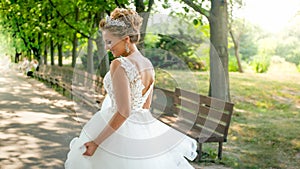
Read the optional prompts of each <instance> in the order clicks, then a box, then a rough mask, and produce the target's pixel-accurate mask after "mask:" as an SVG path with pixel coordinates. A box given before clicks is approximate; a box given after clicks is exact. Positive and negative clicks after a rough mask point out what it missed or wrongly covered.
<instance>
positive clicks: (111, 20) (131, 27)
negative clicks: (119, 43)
mask: <svg viewBox="0 0 300 169" xmlns="http://www.w3.org/2000/svg"><path fill="white" fill-rule="evenodd" d="M142 21H143V18H142V17H140V16H139V15H138V13H137V12H136V11H134V10H131V9H124V8H116V9H114V10H113V11H112V13H111V14H110V16H109V17H107V18H106V19H102V20H101V21H100V24H99V27H100V29H101V30H102V31H109V32H110V33H112V34H113V35H114V36H117V37H120V38H122V37H125V36H129V37H130V42H131V43H137V42H138V41H139V39H140V28H141V26H142Z"/></svg>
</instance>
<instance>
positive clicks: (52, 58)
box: [50, 39, 54, 65]
mask: <svg viewBox="0 0 300 169" xmlns="http://www.w3.org/2000/svg"><path fill="white" fill-rule="evenodd" d="M50 55H51V58H50V59H51V65H54V43H53V40H52V39H51V41H50Z"/></svg>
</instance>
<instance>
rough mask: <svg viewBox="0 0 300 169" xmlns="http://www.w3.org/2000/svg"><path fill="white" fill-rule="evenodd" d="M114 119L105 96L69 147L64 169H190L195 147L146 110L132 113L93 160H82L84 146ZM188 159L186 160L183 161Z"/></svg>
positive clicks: (107, 98) (91, 158)
mask: <svg viewBox="0 0 300 169" xmlns="http://www.w3.org/2000/svg"><path fill="white" fill-rule="evenodd" d="M112 116H113V112H112V108H111V101H110V98H109V96H106V98H105V99H104V102H103V104H102V108H101V110H100V111H98V112H97V113H96V114H95V115H94V116H93V117H92V118H91V119H90V120H89V121H88V122H87V124H86V125H85V126H84V127H83V129H82V131H81V133H80V136H79V137H76V138H74V139H73V140H72V141H71V143H70V151H69V153H68V155H67V160H66V162H65V168H66V169H192V168H193V167H192V166H191V165H190V164H189V162H188V161H187V159H189V160H193V159H195V158H196V156H197V153H196V149H197V143H196V141H195V140H194V139H191V138H190V137H187V136H186V135H184V134H182V133H181V132H179V131H177V130H174V129H172V128H171V127H169V126H167V125H166V124H164V123H162V122H160V121H159V120H157V119H155V118H154V117H153V116H152V114H151V112H150V111H149V110H148V109H138V110H132V112H131V115H130V116H129V117H128V118H127V119H126V121H125V122H124V123H123V124H122V126H121V127H120V128H119V129H118V130H117V131H116V132H114V133H113V134H112V135H111V136H110V137H109V138H108V139H106V140H105V141H104V142H103V143H102V144H101V145H100V146H99V147H98V149H97V150H96V152H95V153H94V155H93V156H91V157H89V156H83V155H82V154H83V153H84V152H85V150H86V148H85V146H84V143H86V142H88V141H91V140H93V139H94V138H96V137H97V136H98V134H99V133H100V132H101V131H102V130H103V128H104V127H105V126H106V125H107V123H108V122H109V120H110V119H111V117H112ZM186 158H187V159H186Z"/></svg>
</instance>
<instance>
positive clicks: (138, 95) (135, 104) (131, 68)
mask: <svg viewBox="0 0 300 169" xmlns="http://www.w3.org/2000/svg"><path fill="white" fill-rule="evenodd" d="M117 59H118V60H119V61H120V63H121V67H122V68H123V69H124V70H125V72H126V75H127V77H128V80H129V84H130V90H131V92H130V93H131V96H130V98H131V110H138V109H142V107H143V105H144V103H145V102H146V99H147V98H148V96H149V94H150V91H151V90H152V87H153V84H152V85H151V87H150V88H149V89H148V91H147V92H146V93H145V94H144V95H143V94H142V91H143V89H144V88H145V86H144V85H143V83H142V79H141V76H140V74H139V72H138V70H137V68H136V66H135V65H134V64H133V63H131V61H129V60H128V59H127V58H125V57H120V58H117ZM103 83H104V88H105V90H106V91H107V93H108V95H109V96H110V98H111V102H112V103H111V105H112V112H113V113H115V112H116V111H117V106H116V101H115V95H114V91H113V85H112V79H111V75H110V72H108V73H107V74H106V75H105V77H104V80H103Z"/></svg>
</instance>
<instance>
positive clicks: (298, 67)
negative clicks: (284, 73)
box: [297, 63, 300, 72]
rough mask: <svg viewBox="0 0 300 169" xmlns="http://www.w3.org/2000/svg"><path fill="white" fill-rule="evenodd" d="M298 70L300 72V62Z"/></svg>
mask: <svg viewBox="0 0 300 169" xmlns="http://www.w3.org/2000/svg"><path fill="white" fill-rule="evenodd" d="M297 69H298V72H300V63H299V64H298V66H297Z"/></svg>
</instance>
